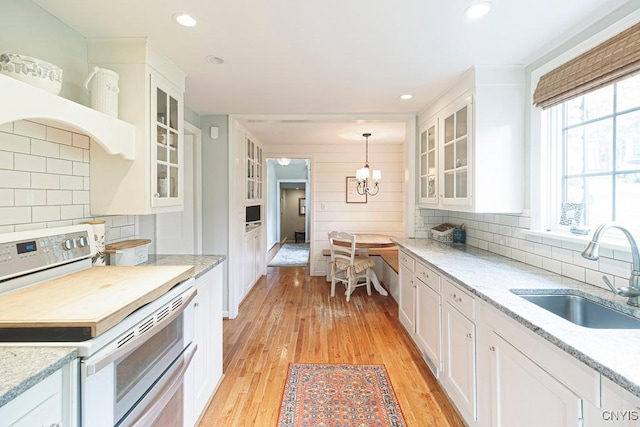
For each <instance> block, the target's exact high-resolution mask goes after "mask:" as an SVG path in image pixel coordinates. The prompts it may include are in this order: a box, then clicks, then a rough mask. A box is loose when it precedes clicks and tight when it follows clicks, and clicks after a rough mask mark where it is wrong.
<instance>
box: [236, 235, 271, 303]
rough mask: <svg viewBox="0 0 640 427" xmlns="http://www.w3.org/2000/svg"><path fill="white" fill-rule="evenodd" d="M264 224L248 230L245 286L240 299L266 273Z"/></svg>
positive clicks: (244, 249)
mask: <svg viewBox="0 0 640 427" xmlns="http://www.w3.org/2000/svg"><path fill="white" fill-rule="evenodd" d="M262 241H263V239H262V226H259V227H255V228H253V229H251V230H250V231H247V232H246V233H245V235H244V242H243V243H244V244H243V255H244V256H243V261H242V262H243V276H244V279H243V286H242V289H241V295H240V301H241V300H242V299H243V298H244V297H245V296H246V295H247V293H249V291H250V290H251V288H252V287H253V285H255V284H256V282H257V281H258V279H260V277H262V275H263V274H264V258H265V251H264V249H263V244H262Z"/></svg>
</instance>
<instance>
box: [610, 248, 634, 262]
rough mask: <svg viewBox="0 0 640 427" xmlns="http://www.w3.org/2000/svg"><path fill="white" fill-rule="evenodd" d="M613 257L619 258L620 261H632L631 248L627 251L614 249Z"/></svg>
mask: <svg viewBox="0 0 640 427" xmlns="http://www.w3.org/2000/svg"><path fill="white" fill-rule="evenodd" d="M613 258H614V259H617V260H619V261H626V262H632V261H633V258H632V256H631V251H630V250H626V251H616V250H614V251H613Z"/></svg>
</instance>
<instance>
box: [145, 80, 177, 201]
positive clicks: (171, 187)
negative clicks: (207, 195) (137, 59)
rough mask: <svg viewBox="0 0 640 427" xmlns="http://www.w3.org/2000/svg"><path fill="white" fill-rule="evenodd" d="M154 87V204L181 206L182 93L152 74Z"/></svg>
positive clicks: (152, 91)
mask: <svg viewBox="0 0 640 427" xmlns="http://www.w3.org/2000/svg"><path fill="white" fill-rule="evenodd" d="M151 86H152V88H151V95H152V101H151V106H152V109H153V107H155V115H154V114H152V117H153V118H155V126H152V129H151V131H152V132H151V146H152V147H151V157H152V161H151V164H152V167H151V184H152V185H153V183H155V184H156V187H155V190H156V191H155V193H153V195H152V198H151V205H152V206H153V207H157V206H174V205H180V204H182V199H183V194H182V193H183V191H182V189H183V182H182V175H183V173H184V171H183V166H182V165H183V164H184V161H183V159H182V157H183V147H182V140H183V133H182V114H183V113H182V112H183V107H182V102H181V101H180V100H181V94H180V93H176V92H175V91H173V90H171V87H170V86H169V85H165V86H162V85H160V81H159V78H157V77H154V76H153V75H152V76H151ZM154 131H155V132H154Z"/></svg>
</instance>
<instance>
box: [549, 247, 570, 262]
mask: <svg viewBox="0 0 640 427" xmlns="http://www.w3.org/2000/svg"><path fill="white" fill-rule="evenodd" d="M551 258H553V259H555V260H558V261H561V262H569V263H571V262H573V251H570V250H568V249H562V248H557V247H553V248H551Z"/></svg>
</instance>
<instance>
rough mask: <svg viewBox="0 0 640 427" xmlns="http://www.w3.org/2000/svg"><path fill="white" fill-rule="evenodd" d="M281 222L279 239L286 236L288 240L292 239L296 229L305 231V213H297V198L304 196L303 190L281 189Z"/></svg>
mask: <svg viewBox="0 0 640 427" xmlns="http://www.w3.org/2000/svg"><path fill="white" fill-rule="evenodd" d="M281 195H282V202H283V203H282V204H281V206H280V209H282V224H281V228H280V230H281V236H280V241H282V239H283V238H285V237H286V239H287V240H288V241H293V240H294V237H295V234H294V232H296V231H305V220H306V218H307V217H306V215H304V216H300V215H299V213H298V199H300V198H304V197H305V190H304V189H302V190H296V189H282V190H281Z"/></svg>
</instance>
